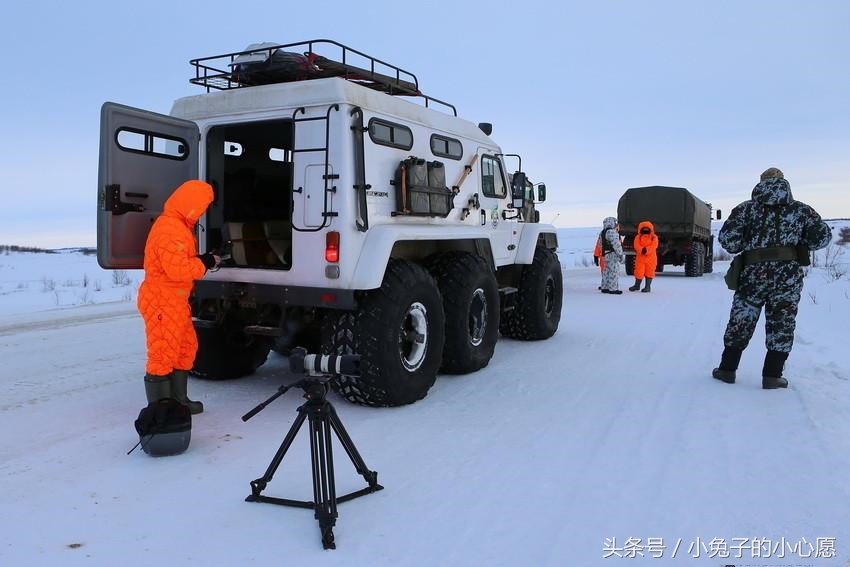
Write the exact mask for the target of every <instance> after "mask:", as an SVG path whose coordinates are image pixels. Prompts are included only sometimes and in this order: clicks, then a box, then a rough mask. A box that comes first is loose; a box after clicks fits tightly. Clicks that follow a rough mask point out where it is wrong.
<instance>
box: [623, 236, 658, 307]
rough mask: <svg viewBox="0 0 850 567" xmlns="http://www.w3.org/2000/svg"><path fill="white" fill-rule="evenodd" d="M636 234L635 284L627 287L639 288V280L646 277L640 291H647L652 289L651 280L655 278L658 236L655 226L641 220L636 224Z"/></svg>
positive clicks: (635, 289) (634, 289) (631, 288)
mask: <svg viewBox="0 0 850 567" xmlns="http://www.w3.org/2000/svg"><path fill="white" fill-rule="evenodd" d="M637 229H638V231H637V234H636V235H635V240H634V249H635V284H634V285H633V286H631V287H630V288H629V291H637V290H639V289H640V284H641V281H643V279H644V278H646V284H644V286H643V289H641V292H643V293H649V292H650V291H652V289H651V288H652V280H653V278H655V267H656V266H657V265H658V256H657V255H656V251H657V250H658V236H657V235H656V234H655V227H654V226H652V223H651V222H649V221H641V222H639V223H638V226H637Z"/></svg>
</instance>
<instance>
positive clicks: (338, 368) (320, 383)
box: [242, 347, 384, 549]
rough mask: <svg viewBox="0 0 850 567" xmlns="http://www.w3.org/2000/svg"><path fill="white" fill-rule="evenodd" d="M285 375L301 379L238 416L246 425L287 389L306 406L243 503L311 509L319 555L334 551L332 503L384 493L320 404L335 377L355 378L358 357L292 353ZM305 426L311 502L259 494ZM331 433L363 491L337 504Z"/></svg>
mask: <svg viewBox="0 0 850 567" xmlns="http://www.w3.org/2000/svg"><path fill="white" fill-rule="evenodd" d="M289 369H290V370H291V371H292V372H302V373H304V374H306V375H307V377H306V378H302V379H301V380H298V381H296V382H293V383H292V384H287V385H284V386H281V387H280V388H278V391H277V393H275V394H274V395H273V396H272V397H270V398H269V399H267V400H266V401H264V402H262V403H261V404H259V405H257V406H256V407H255V408H254V409H252V410H251V411H249V412H248V413H246V414H245V415H243V416H242V421H248V420H249V419H251V418H252V417H253V416H255V415H256V414H257V413H259V412H260V411H261V410H262V409H263V408H265V407H266V406H267V405H269V404H270V403H271V402H273V401H274V400H275V399H277V398H278V397H280V396H282V395H283V394H285V393H286V392H287V391H288V390H289V389H290V388H293V387H296V386H297V387H299V388H301V389H302V390H304V398H305V399H306V400H307V401H306V402H305V403H303V404H302V405H301V406H299V408H298V416H297V417H296V418H295V422H294V423H293V424H292V426H291V427H290V428H289V432H288V433H287V434H286V437H284V439H283V443H281V445H280V448H279V449H278V450H277V453H275V455H274V457H273V458H272V461H271V463H270V464H269V466H268V468H267V469H266V472H265V474H264V475H263V476H261V477H260V478H258V479H256V480H252V481H251V494H249V495H248V497H247V498H245V500H247V501H248V502H266V503H269V504H279V505H282V506H295V507H298V508H312V509H313V511H314V515H315V517H316V519H317V520H318V521H319V530H320V531H321V535H322V545H323V546H324V548H325V549H335V548H336V543H335V542H334V534H333V527H334V525H335V524H336V518H337V516H338V514H337V510H336V507H337V503H339V502H345V501H347V500H351V499H353V498H357V497H358V496H363V495H365V494H370V493H372V492H377V491H378V490H382V489H383V488H384V487H383V486H381V485H380V484H378V473H377V472H375V471H372V470H369V468H368V467H367V466H366V463H365V462H364V461H363V457H361V456H360V453H359V452H358V451H357V447H355V446H354V442H353V441H352V440H351V437H349V435H348V432H347V431H346V430H345V427H344V426H343V425H342V422H341V421H340V419H339V416H338V415H337V413H336V410H335V409H334V407H333V406H332V405H331V403H330V402H329V401H328V400H327V399H326V398H325V395H326V394H327V393H328V388H329V382H330V379H331V377H333V376H335V375H349V376H351V375H358V374H359V373H360V356H359V355H357V354H340V355H338V354H308V353H307V350H306V349H304V348H301V347H297V348H294V349H292V352H291V353H290V355H289ZM304 421H308V423H309V427H310V462H311V463H312V469H313V500H310V501H307V500H290V499H288V498H277V497H274V496H265V495H263V494H262V492H263V490H265V488H266V486H267V485H268V483H269V482H270V481H271V480H272V477H273V476H274V473H275V471H277V468H278V467H279V466H280V464H281V461H283V457H284V456H285V455H286V452H287V451H288V450H289V447H290V446H291V445H292V442H293V441H294V440H295V436H296V435H297V434H298V430H299V429H300V428H301V426H302V425H303V424H304ZM331 432H333V433H335V434H336V437H337V439H338V440H339V442H340V444H341V445H342V447H343V449H345V452H346V454H348V457H349V459H351V463H352V464H353V465H354V468H355V469H356V470H357V473H358V474H359V475H360V476H362V477H363V479H364V480H365V481H366V483H367V484H368V486H366V487H365V488H362V489H360V490H356V491H354V492H351V493H349V494H346V495H344V496H340V497H339V498H337V495H336V481H335V479H334V463H333V450H332V445H333V439H332V438H331Z"/></svg>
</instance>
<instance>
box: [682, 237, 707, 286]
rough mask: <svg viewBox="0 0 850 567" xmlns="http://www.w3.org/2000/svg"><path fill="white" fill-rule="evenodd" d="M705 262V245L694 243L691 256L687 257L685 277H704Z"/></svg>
mask: <svg viewBox="0 0 850 567" xmlns="http://www.w3.org/2000/svg"><path fill="white" fill-rule="evenodd" d="M704 260H705V245H704V244H703V243H702V242H694V243H692V244H691V252H690V254H688V255H686V256H685V275H686V276H687V277H689V278H696V277H700V276H702V274H703V271H702V270H703V262H704Z"/></svg>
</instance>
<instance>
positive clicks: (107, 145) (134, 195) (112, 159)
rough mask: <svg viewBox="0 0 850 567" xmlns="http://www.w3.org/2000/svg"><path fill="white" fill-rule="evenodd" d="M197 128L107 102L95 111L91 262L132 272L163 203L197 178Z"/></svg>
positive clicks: (190, 123) (187, 123)
mask: <svg viewBox="0 0 850 567" xmlns="http://www.w3.org/2000/svg"><path fill="white" fill-rule="evenodd" d="M198 139H199V130H198V125H197V124H195V123H194V122H190V121H188V120H181V119H179V118H173V117H171V116H166V115H163V114H157V113H154V112H148V111H145V110H139V109H137V108H130V107H128V106H123V105H120V104H115V103H113V102H107V103H105V104H104V105H103V107H102V108H101V112H100V163H99V170H98V189H97V191H98V194H97V261H98V264H100V266H101V267H102V268H107V269H110V268H111V269H117V268H122V269H137V268H141V267H142V264H143V261H144V251H145V240H146V239H147V236H148V232H149V231H150V228H151V224H153V221H154V220H155V219H156V217H157V216H159V214H160V213H161V212H162V207H163V204H164V203H165V200H166V199H167V198H168V197H169V196H170V195H171V193H172V192H173V191H174V190H175V189H176V188H177V187H178V186H179V185H180V184H181V183H183V182H184V181H187V180H189V179H197V177H198Z"/></svg>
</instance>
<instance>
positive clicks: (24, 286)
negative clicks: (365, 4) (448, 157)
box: [0, 221, 850, 315]
mask: <svg viewBox="0 0 850 567" xmlns="http://www.w3.org/2000/svg"><path fill="white" fill-rule="evenodd" d="M829 224H830V225H831V226H832V227H833V233H834V238H833V241H835V240H837V237H838V230H839V229H840V228H841V227H843V226H850V221H830V223H829ZM721 225H722V222H719V223H718V222H715V223H714V226H713V229H712V230H713V232H714V233H715V235H716V234H717V231H718V230H719V229H720V226H721ZM599 230H601V228H593V227H585V228H562V229H558V245H559V247H558V256H559V258H560V260H561V265H562V266H563V268H564V269H573V268H588V269H589V268H594V269H596V268H595V267H594V266H593V247H594V244H595V243H596V237H597V235H598V234H599ZM0 245H2V242H0ZM720 251H722V248H721V247H720V245H719V244H716V243H715V256H716V255H717V254H718V253H719V252H720ZM825 262H829V263H831V264H833V265H834V266H836V268H838V269H840V270H841V271H850V270H847V268H846V266H847V264H848V263H850V247H842V246H837V245H835V244H833V245H832V246H831V247H830V249H829V250H828V251H819V252H817V253H816V255H815V264H816V265H818V263H820V265H823V264H824V263H825ZM725 269H726V264H725V263H722V262H720V263H718V265H717V266H716V270H725ZM677 270H682V268H681V267H679V268H676V267H667V268H665V271H668V272H672V273H675V272H676V271H677ZM143 277H144V274H143V273H142V272H141V270H103V269H101V268H100V266H98V264H97V259H96V257H95V256H94V254H83V253H81V252H80V249H77V248H66V249H61V250H57V251H56V253H55V254H45V253H15V252H10V253H0V314H7V315H13V314H19V313H29V312H32V311H44V310H48V309H56V308H64V307H73V306H77V305H89V304H97V303H112V302H116V301H125V302H133V301H135V298H136V293H137V291H138V288H139V284H140V283H141V281H142V279H143ZM623 277H624V278H625V277H626V276H625V274H623ZM624 281H626V280H624Z"/></svg>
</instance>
